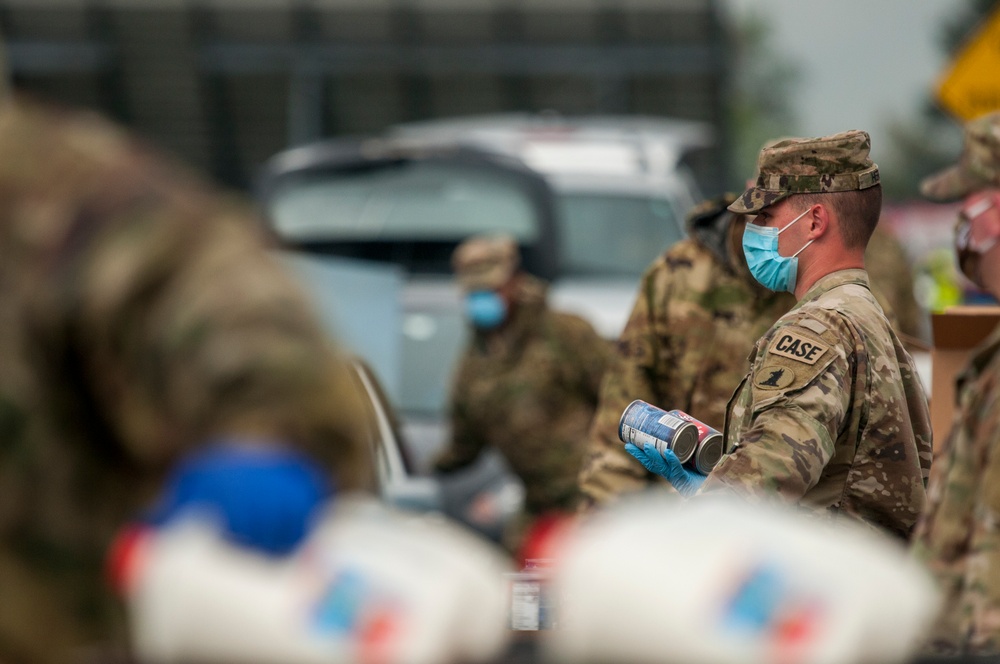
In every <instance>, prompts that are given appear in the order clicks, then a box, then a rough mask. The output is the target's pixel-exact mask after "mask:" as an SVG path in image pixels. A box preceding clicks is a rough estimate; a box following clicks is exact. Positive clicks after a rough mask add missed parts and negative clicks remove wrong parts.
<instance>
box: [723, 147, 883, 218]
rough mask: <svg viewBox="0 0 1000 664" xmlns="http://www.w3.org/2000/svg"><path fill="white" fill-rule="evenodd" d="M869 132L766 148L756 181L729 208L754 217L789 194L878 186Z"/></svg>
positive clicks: (761, 157) (759, 159)
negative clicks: (869, 154)
mask: <svg viewBox="0 0 1000 664" xmlns="http://www.w3.org/2000/svg"><path fill="white" fill-rule="evenodd" d="M870 150H871V138H869V136H868V133H867V132H864V131H859V130H857V129H852V130H850V131H845V132H841V133H839V134H833V135H832V136H824V137H821V138H789V139H785V140H782V141H778V142H777V143H775V144H774V145H770V146H767V147H764V148H763V149H762V150H761V151H760V155H759V156H758V158H757V173H758V174H757V181H756V183H755V184H754V186H753V187H750V188H749V189H747V190H746V191H745V192H743V195H742V196H740V197H739V198H738V199H736V201H735V202H733V204H732V205H730V206H729V209H730V210H732V211H733V212H736V213H737V214H755V213H757V212H760V211H761V210H762V209H764V208H766V207H767V206H768V205H773V204H775V203H777V202H778V201H780V200H782V199H784V198H786V197H788V196H791V195H792V194H807V193H828V192H837V191H855V190H858V189H867V188H868V187H873V186H875V185H877V184H878V183H879V172H878V166H877V165H876V164H875V163H874V162H873V161H872V160H871V159H870V158H869V156H868V153H869V151H870Z"/></svg>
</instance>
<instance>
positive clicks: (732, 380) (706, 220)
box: [580, 195, 795, 504]
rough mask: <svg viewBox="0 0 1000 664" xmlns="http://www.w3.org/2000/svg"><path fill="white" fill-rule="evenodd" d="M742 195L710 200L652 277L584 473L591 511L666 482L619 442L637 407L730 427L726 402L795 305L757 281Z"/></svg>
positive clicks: (611, 380) (614, 366)
mask: <svg viewBox="0 0 1000 664" xmlns="http://www.w3.org/2000/svg"><path fill="white" fill-rule="evenodd" d="M734 200H735V196H733V195H727V196H722V197H720V198H718V199H713V200H708V201H705V202H704V203H703V204H701V205H700V206H698V207H697V208H695V209H694V210H693V211H692V212H691V214H690V215H689V216H688V220H687V221H688V233H689V237H688V238H686V239H684V240H682V241H680V242H679V243H677V244H676V245H674V246H673V247H672V248H671V249H670V250H669V251H667V252H666V253H665V254H663V255H662V256H660V258H658V259H657V260H656V261H655V262H654V263H653V264H652V265H651V266H650V267H649V268H648V269H647V270H646V273H645V274H644V275H643V277H642V281H641V283H640V285H639V293H638V297H637V299H636V304H635V307H634V308H633V310H632V314H631V316H630V318H629V321H628V324H627V325H626V326H625V330H624V332H622V335H621V338H620V339H619V341H618V345H617V352H616V353H615V355H614V356H613V360H612V362H611V364H610V366H609V368H608V371H607V373H606V374H605V377H604V381H603V382H602V383H601V400H600V405H599V406H598V410H597V414H596V415H595V417H594V424H593V427H592V428H591V430H590V439H589V451H588V454H587V457H586V459H585V460H584V466H583V469H582V470H581V473H580V488H581V490H582V492H583V494H584V496H585V497H586V499H587V502H589V503H591V504H593V503H605V502H607V501H609V500H611V499H613V498H616V497H618V496H619V495H621V494H624V493H630V492H634V491H638V490H640V489H642V488H644V487H646V486H648V484H649V482H650V481H651V480H653V479H654V478H656V479H659V476H658V475H654V474H651V473H649V472H647V471H645V470H644V469H643V468H642V467H641V466H639V465H638V464H636V463H635V460H634V459H632V457H630V456H629V455H628V453H627V452H626V451H625V449H624V448H623V447H622V443H621V441H620V440H619V439H618V421H619V419H620V418H621V416H622V412H623V411H624V410H625V408H626V407H627V406H628V405H629V403H631V402H632V401H633V400H634V399H642V400H643V401H646V402H648V403H652V404H656V405H659V406H663V407H666V408H679V409H681V410H683V411H685V412H687V413H689V414H691V415H693V416H694V417H696V418H698V419H700V420H701V421H703V422H706V423H708V424H709V425H711V426H715V427H718V428H720V429H721V428H722V424H723V421H724V418H725V414H726V403H727V402H728V401H729V398H730V397H731V396H732V393H733V388H734V387H735V386H736V385H737V384H738V383H739V381H740V378H741V377H742V376H743V375H744V374H745V373H746V371H747V361H746V358H747V355H748V354H749V353H750V351H751V349H752V348H753V344H754V342H755V341H757V339H759V338H760V337H761V335H762V334H764V332H766V331H767V329H768V328H769V327H770V326H771V325H772V324H773V323H774V321H775V320H777V319H778V317H779V316H781V315H782V314H784V313H785V312H787V311H788V310H789V309H790V308H791V307H792V305H794V304H795V298H794V297H793V296H792V295H791V294H790V293H775V292H772V291H770V290H767V289H766V288H764V287H763V286H761V285H760V284H759V283H757V281H756V280H755V279H754V278H753V276H751V274H750V271H749V270H748V269H747V265H746V259H745V258H744V256H743V246H742V243H741V238H742V237H743V227H744V226H745V225H746V217H745V216H743V215H740V214H734V213H732V212H730V211H728V210H727V209H726V207H727V206H728V205H730V204H731V203H733V201H734Z"/></svg>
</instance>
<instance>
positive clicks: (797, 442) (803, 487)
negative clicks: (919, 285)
mask: <svg viewBox="0 0 1000 664" xmlns="http://www.w3.org/2000/svg"><path fill="white" fill-rule="evenodd" d="M809 323H810V321H809V320H808V319H807V320H804V321H803V320H799V321H797V324H796V323H793V324H791V325H784V326H781V327H779V328H777V329H776V330H775V331H774V333H773V334H772V335H771V336H770V337H769V338H768V339H765V340H764V341H763V342H762V346H761V347H762V348H764V349H765V350H764V351H763V354H762V356H761V357H759V358H757V360H756V362H755V363H754V367H753V370H752V371H751V374H750V376H749V377H748V379H747V381H746V383H745V384H744V385H743V387H742V389H741V393H740V395H738V396H737V404H736V406H735V407H734V411H733V414H732V416H733V417H736V418H741V419H742V420H743V421H745V422H748V425H747V426H746V428H745V429H743V430H742V431H740V432H739V437H738V439H737V440H736V442H735V444H734V447H733V449H732V451H731V453H730V454H729V455H727V456H726V457H725V458H724V459H723V461H722V462H720V464H719V465H718V466H717V467H716V468H715V469H714V470H713V471H712V473H711V474H710V475H709V477H708V479H707V480H706V481H705V483H704V484H703V485H702V488H701V491H702V492H707V491H712V490H714V489H718V488H720V487H726V488H728V489H731V490H734V491H736V492H737V493H740V494H743V495H758V496H769V495H779V496H781V497H783V498H784V499H786V500H788V501H789V502H796V501H798V500H799V499H800V498H802V496H804V495H805V493H806V492H807V491H808V490H809V489H810V488H812V487H813V486H814V485H815V484H816V483H817V482H818V481H819V478H820V475H821V473H822V471H823V469H824V467H825V466H826V465H827V463H828V462H829V461H830V459H831V458H832V457H833V455H834V452H835V444H836V440H837V437H838V432H839V430H840V429H841V426H842V425H843V423H844V421H845V419H846V417H847V412H848V409H849V407H850V402H851V391H850V385H851V376H852V372H851V364H850V360H849V358H848V355H847V353H845V352H844V350H843V349H842V348H841V347H840V345H838V344H836V343H835V338H834V340H833V341H834V343H831V338H830V336H828V334H829V333H828V334H827V335H822V336H821V335H818V334H816V333H815V332H813V331H812V330H811V329H808V327H804V325H809ZM831 336H832V335H831ZM743 408H745V409H749V411H750V412H749V415H747V414H746V413H745V412H744V413H740V412H738V411H739V410H740V409H743Z"/></svg>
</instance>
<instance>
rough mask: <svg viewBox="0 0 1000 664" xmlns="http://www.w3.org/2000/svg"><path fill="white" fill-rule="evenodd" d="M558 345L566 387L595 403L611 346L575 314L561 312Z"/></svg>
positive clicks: (608, 359)
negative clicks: (564, 371) (564, 372)
mask: <svg viewBox="0 0 1000 664" xmlns="http://www.w3.org/2000/svg"><path fill="white" fill-rule="evenodd" d="M559 320H560V332H559V336H560V342H559V343H560V345H561V347H562V349H561V350H562V352H561V357H562V358H563V360H562V365H563V366H564V367H565V370H566V378H565V379H564V382H565V383H566V384H567V388H569V389H571V390H572V391H573V392H575V393H578V394H580V395H581V396H582V397H583V398H584V401H586V402H587V403H590V404H593V405H594V406H596V405H597V399H598V395H599V394H600V389H601V380H602V379H603V377H604V374H605V371H606V370H607V367H608V363H609V361H610V359H611V346H610V344H609V343H608V341H607V340H605V339H603V338H601V336H600V335H599V334H597V331H596V330H595V329H594V328H593V327H592V326H591V325H590V323H588V322H587V321H585V320H584V319H582V318H580V317H579V316H573V315H567V314H562V315H560V316H559Z"/></svg>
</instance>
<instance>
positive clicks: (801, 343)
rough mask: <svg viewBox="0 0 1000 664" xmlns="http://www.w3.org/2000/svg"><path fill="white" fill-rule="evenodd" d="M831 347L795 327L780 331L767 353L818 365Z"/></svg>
mask: <svg viewBox="0 0 1000 664" xmlns="http://www.w3.org/2000/svg"><path fill="white" fill-rule="evenodd" d="M829 350H830V347H829V346H828V345H826V344H825V343H823V342H822V341H819V340H817V339H813V338H812V337H810V336H808V335H805V334H802V333H801V332H799V331H798V330H796V329H794V328H793V327H786V328H783V329H780V330H778V332H777V334H775V335H774V338H773V339H772V340H771V345H770V346H768V348H767V352H768V353H769V354H771V355H777V356H779V357H785V358H788V359H789V360H795V361H796V362H802V363H803V364H816V362H818V361H819V359H820V358H821V357H823V356H824V355H825V354H826V353H827V351H829Z"/></svg>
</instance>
